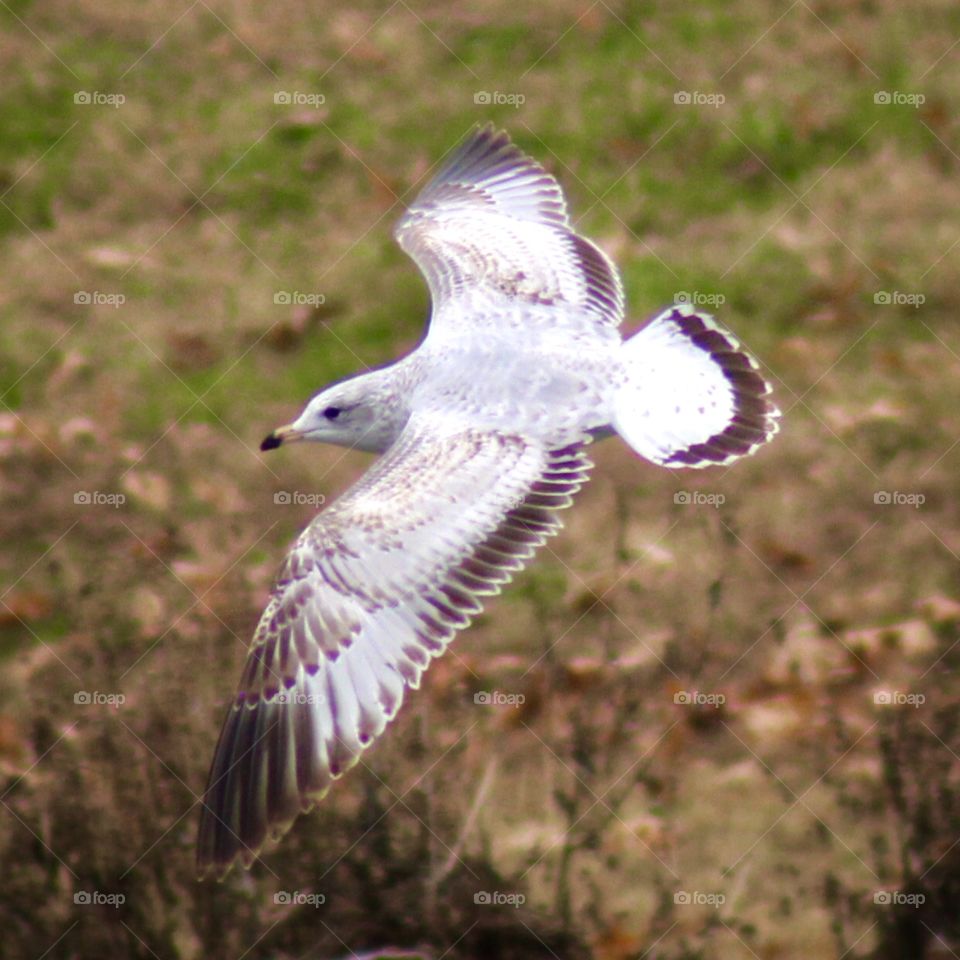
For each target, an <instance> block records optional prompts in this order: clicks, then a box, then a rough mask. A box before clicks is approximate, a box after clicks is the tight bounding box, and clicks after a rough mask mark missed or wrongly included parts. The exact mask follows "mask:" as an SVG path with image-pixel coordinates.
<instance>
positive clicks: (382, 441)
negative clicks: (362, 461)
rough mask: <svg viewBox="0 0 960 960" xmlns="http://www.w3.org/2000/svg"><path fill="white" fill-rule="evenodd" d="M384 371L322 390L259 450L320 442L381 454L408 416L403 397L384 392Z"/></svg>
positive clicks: (271, 435) (394, 438)
mask: <svg viewBox="0 0 960 960" xmlns="http://www.w3.org/2000/svg"><path fill="white" fill-rule="evenodd" d="M385 372H386V371H380V370H375V371H372V372H370V373H362V374H360V375H358V376H356V377H351V378H350V379H349V380H344V381H343V382H341V383H335V384H334V385H333V386H332V387H327V388H326V389H325V390H321V391H320V393H318V394H317V395H316V396H315V397H314V398H313V399H312V400H311V401H310V402H309V403H308V404H307V405H306V407H304V409H303V413H301V414H300V416H299V417H297V419H296V420H294V421H293V423H289V424H287V425H286V426H285V427H279V428H278V429H276V430H274V431H273V433H271V434H270V436H268V437H267V438H266V439H265V440H264V441H263V443H261V444H260V449H261V450H274V449H276V448H277V447H279V446H280V445H281V444H282V443H291V442H293V441H294V440H319V441H320V442H321V443H335V444H337V445H338V446H341V447H353V448H354V449H356V450H364V451H366V452H367V453H383V451H384V450H386V449H387V447H389V446H390V445H391V444H392V443H393V441H394V440H396V438H397V436H398V435H399V434H400V431H401V430H402V429H403V426H404V424H405V423H406V422H407V418H408V417H409V409H408V408H407V407H406V405H405V404H404V403H403V402H402V397H401V396H398V395H397V394H396V393H394V392H392V391H390V390H389V389H385V388H387V387H388V384H387V383H386V382H385V381H386V380H387V379H388V378H385V377H383V376H382V374H383V373H385ZM391 379H392V378H391Z"/></svg>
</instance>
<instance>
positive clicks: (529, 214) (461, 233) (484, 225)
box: [395, 125, 623, 336]
mask: <svg viewBox="0 0 960 960" xmlns="http://www.w3.org/2000/svg"><path fill="white" fill-rule="evenodd" d="M395 236H396V238H397V241H398V242H399V244H400V246H401V247H402V248H403V249H404V250H405V251H406V252H407V253H408V254H409V255H410V256H411V257H412V258H413V259H414V260H415V261H416V263H417V266H419V267H420V269H421V271H422V272H423V274H424V276H425V277H426V279H427V283H428V285H429V287H430V295H431V297H432V299H433V314H432V317H431V325H430V335H431V336H438V335H444V334H447V333H451V332H454V333H456V332H457V331H459V330H462V329H463V328H464V327H469V326H476V325H478V324H482V323H493V322H496V321H497V318H500V319H501V322H502V318H504V317H513V316H516V314H517V313H518V312H520V313H522V315H523V317H524V322H525V323H528V324H529V323H535V322H537V321H538V320H539V321H540V322H543V323H544V324H549V325H551V326H563V327H570V328H573V329H579V330H585V331H591V332H594V333H601V334H602V335H607V336H609V331H610V330H611V329H613V328H615V327H617V326H618V325H619V324H620V322H621V320H622V319H623V291H622V288H621V283H620V277H619V275H618V274H617V270H616V267H614V265H613V263H612V262H611V261H610V259H609V258H608V257H607V256H606V254H604V253H603V252H602V251H601V250H600V249H599V248H598V247H596V246H594V244H592V243H591V242H590V241H589V240H585V239H584V238H583V237H580V236H578V235H577V234H576V233H575V232H574V231H573V229H572V227H571V225H570V220H569V218H568V216H567V209H566V203H565V201H564V198H563V193H562V192H561V190H560V186H559V185H558V183H557V181H556V180H555V179H554V178H553V177H552V176H550V175H549V174H548V173H547V172H546V171H545V170H544V169H543V167H541V166H540V165H539V164H538V163H537V162H536V161H534V160H532V159H531V158H530V157H528V156H526V155H525V154H524V153H523V152H522V151H521V150H519V149H518V148H517V147H516V146H515V145H514V144H513V143H512V142H511V141H510V139H509V137H508V136H507V135H506V134H505V133H503V132H502V131H497V130H495V129H494V128H493V127H492V126H489V125H488V126H486V127H483V128H480V129H478V130H477V131H475V132H474V133H473V135H472V136H471V137H469V138H468V139H467V140H466V141H465V142H464V143H463V144H462V145H461V146H460V147H459V148H458V149H457V150H456V151H455V152H454V153H453V155H452V156H451V157H450V158H449V159H448V160H447V161H446V163H445V164H444V165H443V166H442V167H441V169H440V171H439V172H438V173H437V174H436V175H435V176H434V178H433V179H432V180H431V181H430V183H429V184H428V185H427V186H426V187H425V188H424V189H423V190H422V191H421V193H420V194H419V196H418V197H417V199H416V200H415V201H414V203H413V205H412V206H411V207H410V209H409V210H408V211H407V213H406V215H405V216H404V217H403V219H402V220H401V221H400V223H399V224H398V225H397V228H396V231H395ZM531 308H533V309H531Z"/></svg>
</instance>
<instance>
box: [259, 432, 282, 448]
mask: <svg viewBox="0 0 960 960" xmlns="http://www.w3.org/2000/svg"><path fill="white" fill-rule="evenodd" d="M281 443H283V437H278V436H277V435H276V434H275V433H271V434H270V436H268V437H264V438H263V443H261V444H260V449H261V450H276V449H277V447H279V446H280V444H281Z"/></svg>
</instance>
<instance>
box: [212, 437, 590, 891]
mask: <svg viewBox="0 0 960 960" xmlns="http://www.w3.org/2000/svg"><path fill="white" fill-rule="evenodd" d="M590 466H591V464H590V462H589V461H588V460H587V459H586V457H585V455H584V453H583V444H582V443H577V444H574V445H572V446H569V447H565V448H563V449H561V450H554V451H550V450H548V449H546V448H544V447H543V446H542V445H540V444H539V443H537V442H534V441H531V440H529V439H526V438H524V437H521V436H518V435H512V434H505V433H496V432H490V431H478V430H475V429H462V428H460V429H459V430H456V431H455V432H452V433H450V434H447V435H437V434H436V433H435V432H430V431H428V430H427V429H426V428H425V427H423V426H418V425H417V423H416V422H413V421H412V422H411V424H410V425H408V428H407V430H406V431H405V433H404V435H403V436H402V437H401V438H400V440H399V441H398V442H397V444H396V445H395V446H394V447H393V448H392V449H391V450H390V451H388V452H387V453H386V454H385V455H384V457H383V458H382V459H381V460H380V461H378V462H377V463H376V464H375V465H374V467H373V468H372V470H371V471H370V472H369V473H368V474H367V475H366V476H365V477H363V478H362V479H361V480H360V481H359V482H358V483H357V484H356V485H355V486H354V487H352V488H351V489H350V490H349V491H347V493H346V494H344V496H342V497H341V498H340V499H339V500H337V501H335V502H334V503H332V504H331V505H330V506H329V507H328V508H327V509H326V510H325V511H324V512H323V513H321V514H320V515H319V516H318V517H317V518H316V519H315V520H314V522H313V523H312V524H311V525H310V526H309V527H308V528H307V529H306V530H305V531H304V533H303V534H302V535H301V536H300V538H299V540H298V541H297V543H296V545H295V546H294V548H293V550H292V551H291V554H290V556H289V557H288V558H287V560H286V561H285V563H284V565H283V567H282V569H281V572H280V575H279V577H278V579H277V584H276V586H275V588H274V591H273V593H272V595H271V599H270V602H269V604H268V605H267V608H266V610H265V611H264V613H263V617H262V618H261V622H260V625H259V627H258V628H257V631H256V633H255V635H254V641H253V646H252V649H251V651H250V654H249V657H248V660H247V664H246V667H245V669H244V673H243V677H242V679H241V682H240V686H239V689H238V692H237V696H236V698H235V701H234V703H233V705H232V706H231V707H230V709H229V712H228V714H227V717H226V720H225V722H224V726H223V731H222V733H221V735H220V740H219V742H218V744H217V750H216V754H215V757H214V761H213V765H212V767H211V771H210V779H209V782H208V785H207V790H206V794H205V797H204V806H203V812H202V815H201V823H200V833H199V838H198V864H199V867H200V870H201V872H202V873H211V874H215V875H218V876H222V875H223V874H224V873H225V872H226V871H227V870H228V869H229V868H230V866H231V865H232V864H233V863H234V862H235V861H236V860H237V859H240V860H242V861H243V862H244V864H246V865H249V864H250V863H251V862H252V860H253V859H254V858H255V857H256V856H257V854H258V853H259V851H260V849H261V848H262V846H263V844H264V842H265V841H266V840H267V839H268V838H271V837H277V836H279V835H281V834H282V833H284V832H285V831H286V830H287V829H288V828H289V826H290V824H291V823H292V822H293V820H294V819H295V817H296V816H297V814H298V813H299V812H301V811H305V810H308V809H309V808H310V807H311V805H312V804H313V803H314V802H316V801H317V800H319V799H320V798H321V797H322V796H323V795H324V794H325V793H326V791H327V790H328V789H329V787H330V784H331V783H332V781H333V780H335V779H337V778H338V777H339V776H341V775H342V774H343V773H344V772H345V771H346V770H348V769H349V768H350V767H351V766H353V765H354V764H355V763H356V762H357V760H358V759H359V757H360V755H361V754H362V752H363V751H364V750H365V749H367V747H369V746H370V744H371V743H373V742H374V741H375V740H376V738H377V737H378V736H380V734H382V733H383V731H384V729H385V728H386V726H387V724H388V723H389V721H390V720H392V719H393V717H394V716H395V715H396V713H397V711H398V710H399V708H400V706H401V704H402V702H403V698H404V694H405V691H406V689H407V688H414V689H415V688H416V687H417V686H419V682H420V677H421V675H422V674H423V671H424V670H426V669H427V667H428V666H429V664H430V662H431V660H432V659H433V658H434V657H437V656H439V655H441V654H442V653H443V652H444V650H445V649H446V647H447V645H448V644H449V642H450V640H451V639H452V638H453V636H454V634H455V633H456V631H457V630H460V629H463V628H464V627H466V626H467V625H468V624H469V623H470V619H471V617H473V616H475V615H476V614H477V613H479V612H480V610H481V607H482V598H483V597H486V596H490V595H492V594H495V593H497V592H499V590H500V588H501V586H502V585H503V584H504V583H506V582H507V581H508V580H509V579H510V576H511V574H512V573H513V572H514V571H516V570H518V569H520V567H522V566H523V564H524V563H525V561H526V560H527V559H529V557H531V556H532V555H533V552H534V550H535V549H536V548H537V547H538V546H539V545H540V544H542V543H543V542H544V541H545V540H546V539H547V537H549V536H551V535H552V534H554V533H556V532H557V531H558V530H559V528H560V526H561V521H560V518H559V516H558V515H557V511H559V510H561V509H563V508H564V507H567V506H569V504H570V502H571V499H572V495H573V494H574V493H575V492H576V491H577V490H578V489H579V488H580V486H581V485H582V484H583V483H584V482H585V480H586V478H587V473H588V470H589V468H590Z"/></svg>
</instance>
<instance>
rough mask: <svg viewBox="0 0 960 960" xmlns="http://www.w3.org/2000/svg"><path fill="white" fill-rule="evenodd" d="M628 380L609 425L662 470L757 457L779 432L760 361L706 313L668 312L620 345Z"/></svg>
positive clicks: (684, 308)
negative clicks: (760, 372)
mask: <svg viewBox="0 0 960 960" xmlns="http://www.w3.org/2000/svg"><path fill="white" fill-rule="evenodd" d="M622 357H623V361H624V367H625V369H626V372H627V379H626V381H625V382H624V384H623V385H622V386H621V387H620V389H619V390H618V392H617V394H616V396H615V397H614V401H613V418H612V426H613V428H614V429H615V430H616V431H617V433H619V434H620V436H621V437H623V439H624V440H626V442H627V443H629V444H630V446H631V447H633V449H634V450H635V451H636V452H637V453H639V454H640V456H642V457H645V458H646V459H647V460H652V461H653V462H654V463H657V464H660V465H661V466H664V467H708V466H712V465H714V464H724V463H729V462H730V461H731V460H736V459H737V458H738V457H744V456H747V455H748V454H751V453H753V452H754V450H756V449H757V447H759V446H761V445H762V444H764V443H766V442H767V441H768V440H769V439H770V438H771V437H772V436H773V435H774V434H775V433H776V432H777V429H778V428H777V418H778V417H779V416H780V411H779V410H778V409H777V408H776V407H775V406H774V405H773V404H772V403H771V402H770V401H769V400H768V399H767V395H768V394H769V393H770V386H769V385H768V384H767V382H766V380H764V379H763V377H761V376H760V374H759V373H758V372H757V364H756V362H755V361H754V359H753V357H751V356H750V355H749V354H748V353H745V352H744V351H743V350H741V349H740V344H739V343H738V342H737V340H736V339H735V338H734V337H733V336H732V335H731V334H730V333H728V332H727V331H726V330H724V329H723V327H721V326H720V325H719V324H718V323H716V321H714V319H713V317H711V316H710V315H709V314H706V313H701V312H700V311H698V310H696V309H695V308H694V307H692V306H690V305H687V304H683V305H680V306H676V307H671V308H670V309H669V310H665V311H664V312H663V313H661V314H660V315H659V316H657V317H655V318H654V319H653V320H651V321H650V323H648V324H647V326H645V327H644V328H643V329H642V330H640V331H639V332H637V333H635V334H634V335H633V336H632V337H631V338H630V339H629V340H627V341H626V342H625V343H624V345H623V353H622Z"/></svg>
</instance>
